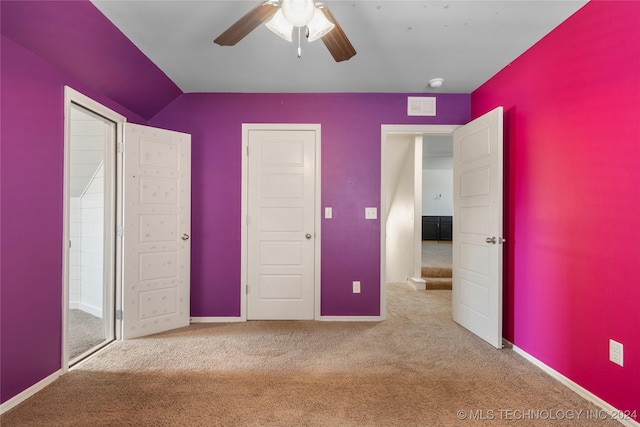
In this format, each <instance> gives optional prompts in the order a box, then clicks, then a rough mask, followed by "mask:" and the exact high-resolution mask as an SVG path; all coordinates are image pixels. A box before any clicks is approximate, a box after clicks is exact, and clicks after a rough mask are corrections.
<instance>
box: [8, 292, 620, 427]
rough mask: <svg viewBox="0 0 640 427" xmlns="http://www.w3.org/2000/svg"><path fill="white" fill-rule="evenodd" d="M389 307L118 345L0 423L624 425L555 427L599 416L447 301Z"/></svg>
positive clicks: (432, 295) (434, 298)
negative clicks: (461, 320)
mask: <svg viewBox="0 0 640 427" xmlns="http://www.w3.org/2000/svg"><path fill="white" fill-rule="evenodd" d="M387 308H388V311H387V316H388V318H387V320H385V321H382V322H313V321H251V322H246V323H227V324H197V325H191V326H189V327H187V328H183V329H179V330H175V331H172V332H167V333H163V334H158V335H154V336H150V337H147V338H142V339H135V340H129V341H120V342H115V343H113V344H112V345H110V346H109V347H108V348H107V349H106V350H104V351H102V352H100V353H99V354H97V355H96V356H94V357H92V358H90V359H89V360H87V361H85V362H83V363H81V364H80V365H78V367H76V368H75V369H73V370H72V371H70V372H69V373H67V374H65V375H63V376H62V377H61V378H60V379H59V380H57V381H56V382H54V383H53V384H52V385H51V386H49V387H47V388H46V389H45V390H43V391H41V392H40V393H38V394H36V395H35V396H33V397H32V398H30V399H28V400H27V401H26V402H24V403H23V404H21V405H19V406H18V407H16V408H14V409H13V410H11V411H9V412H8V413H7V414H5V415H3V416H2V417H1V418H0V422H1V424H2V426H3V427H4V426H45V425H47V426H48V425H64V426H87V425H91V426H106V425H116V426H385V427H386V426H471V425H482V426H505V425H510V426H517V425H527V426H617V425H618V424H617V423H616V422H615V421H611V420H590V419H588V418H587V416H586V415H581V416H580V417H578V418H575V419H566V417H563V418H565V419H558V418H559V417H558V414H570V413H575V414H577V413H578V412H577V411H588V410H591V411H596V410H597V408H596V407H595V406H594V405H592V404H590V403H589V402H587V401H586V400H584V399H583V398H581V397H580V396H578V395H577V394H575V393H573V392H572V391H570V390H569V389H567V388H566V387H564V386H563V385H561V384H560V383H559V382H557V381H556V380H554V379H552V378H551V377H549V376H548V375H546V374H545V373H543V372H542V371H540V370H539V369H538V368H536V367H535V366H533V365H532V364H530V363H529V362H527V361H525V360H524V359H523V358H521V357H520V356H518V355H517V354H516V353H514V352H513V351H512V350H509V349H503V350H497V349H494V348H493V347H491V346H489V345H488V344H486V343H485V342H484V341H482V340H480V339H479V338H477V337H475V336H474V335H472V334H471V333H469V332H468V331H467V330H465V329H464V328H462V327H460V326H458V325H457V324H456V323H454V322H453V321H452V318H451V292H450V291H418V292H416V291H414V290H412V289H410V288H409V287H407V286H406V285H402V284H392V285H390V286H389V288H388V294H387ZM500 411H529V412H527V413H528V414H536V413H537V414H542V417H543V419H525V420H522V419H509V414H511V417H513V416H515V415H514V414H517V412H500ZM531 411H537V412H531ZM544 411H550V412H544ZM569 411H574V412H569ZM551 413H552V414H554V417H553V419H552V418H551V417H550V415H548V414H551ZM545 414H547V415H545ZM582 414H586V412H582Z"/></svg>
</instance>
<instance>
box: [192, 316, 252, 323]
mask: <svg viewBox="0 0 640 427" xmlns="http://www.w3.org/2000/svg"><path fill="white" fill-rule="evenodd" d="M189 321H190V322H191V323H230V322H245V321H246V319H243V318H242V317H191V318H189Z"/></svg>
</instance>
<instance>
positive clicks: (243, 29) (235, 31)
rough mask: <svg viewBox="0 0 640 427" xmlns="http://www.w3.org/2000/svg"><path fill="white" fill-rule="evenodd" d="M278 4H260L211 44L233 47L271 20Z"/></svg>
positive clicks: (271, 2) (266, 2)
mask: <svg viewBox="0 0 640 427" xmlns="http://www.w3.org/2000/svg"><path fill="white" fill-rule="evenodd" d="M277 4H278V2H277V1H276V2H274V1H273V0H267V1H265V2H264V3H262V4H259V5H258V6H256V7H254V8H253V9H251V10H250V11H249V12H247V14H246V15H244V16H243V17H242V18H240V19H238V21H236V23H235V24H233V25H231V26H230V27H229V28H227V30H226V31H225V32H224V33H222V34H220V35H219V36H218V37H217V38H216V39H215V40H214V41H213V42H214V43H216V44H219V45H220V46H233V45H235V44H236V43H238V42H239V41H240V40H242V39H243V38H245V36H246V35H247V34H249V33H250V32H251V31H253V30H255V29H256V28H257V27H258V25H260V24H262V23H263V22H265V21H266V20H267V19H269V18H271V17H272V16H273V15H274V14H275V13H276V11H277V10H278V6H277Z"/></svg>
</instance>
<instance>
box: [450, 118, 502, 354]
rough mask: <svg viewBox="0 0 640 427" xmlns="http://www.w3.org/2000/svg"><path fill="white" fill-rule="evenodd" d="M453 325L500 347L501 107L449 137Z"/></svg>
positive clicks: (457, 130)
mask: <svg viewBox="0 0 640 427" xmlns="http://www.w3.org/2000/svg"><path fill="white" fill-rule="evenodd" d="M453 163H454V164H453V211H454V214H453V320H455V321H456V322H457V323H459V324H460V325H462V326H464V327H465V328H467V329H468V330H470V331H471V332H473V333H474V334H476V335H477V336H479V337H480V338H482V339H483V340H485V341H487V342H488V343H489V344H491V345H493V346H494V347H496V348H501V347H502V243H503V235H502V193H503V191H502V172H503V166H502V107H498V108H496V109H495V110H492V111H490V112H489V113H487V114H485V115H484V116H481V117H479V118H477V119H476V120H474V121H472V122H470V123H468V124H467V125H465V126H462V127H460V128H458V129H456V130H455V132H454V134H453Z"/></svg>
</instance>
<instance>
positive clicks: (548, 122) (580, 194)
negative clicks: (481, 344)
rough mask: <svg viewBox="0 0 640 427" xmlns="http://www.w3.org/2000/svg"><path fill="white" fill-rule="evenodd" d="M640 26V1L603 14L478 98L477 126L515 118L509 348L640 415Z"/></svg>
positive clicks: (590, 9)
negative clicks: (498, 117)
mask: <svg viewBox="0 0 640 427" xmlns="http://www.w3.org/2000/svg"><path fill="white" fill-rule="evenodd" d="M639 22H640V3H639V2H633V1H611V2H609V1H593V2H590V3H588V4H587V5H586V6H585V7H584V8H582V9H581V10H579V11H578V12H577V13H575V14H574V15H573V16H572V17H570V18H569V19H568V20H567V21H565V22H564V23H563V24H562V25H560V26H559V27H558V28H556V29H555V30H554V31H553V32H551V33H550V34H549V35H548V36H546V37H545V38H544V39H542V40H541V41H540V42H539V43H537V44H536V45H535V46H534V47H532V48H531V49H530V50H528V51H527V52H526V53H524V54H523V55H522V56H521V57H519V58H518V59H517V60H515V61H514V62H513V63H512V64H510V65H509V66H508V67H506V68H505V69H503V70H502V71H501V72H500V73H498V74H497V75H496V76H494V77H493V78H491V79H490V80H489V81H488V82H486V83H485V84H484V85H482V86H481V87H480V88H479V89H477V90H476V91H474V92H473V93H472V96H471V105H472V115H473V117H477V116H479V115H481V114H483V113H484V112H486V111H489V110H491V109H492V108H494V107H495V106H498V105H502V106H504V108H505V111H506V116H505V126H506V129H505V138H506V141H505V145H506V150H505V152H506V154H505V156H506V162H505V164H506V165H507V169H506V175H505V177H506V178H505V180H506V184H505V187H506V197H507V205H506V206H507V207H506V210H507V212H506V215H505V216H506V217H507V226H506V237H507V246H506V249H507V250H506V254H507V255H506V256H507V259H506V262H505V264H506V276H505V278H506V280H505V299H506V304H505V337H506V338H507V339H509V340H510V341H512V342H513V343H514V344H515V345H516V346H518V347H519V348H521V349H523V350H524V351H526V352H527V353H529V354H531V355H532V356H534V357H535V358H537V359H538V360H540V361H542V362H544V363H545V364H547V365H549V366H550V367H552V368H553V369H555V370H556V371H558V372H560V373H561V374H563V375H565V376H566V377H568V378H570V379H571V380H573V381H575V382H576V383H578V384H580V385H581V386H582V387H584V388H586V389H587V390H589V391H590V392H592V393H594V394H596V395H597V396H599V397H600V398H602V399H604V400H605V401H607V402H608V403H610V404H612V405H614V406H615V407H616V408H618V409H621V410H638V411H640V316H639V315H638V303H639V302H640V285H639V283H640V282H639V280H640V279H639V278H640V25H638V23H639ZM610 338H612V339H615V340H616V341H619V342H621V343H623V344H624V360H625V366H624V367H620V366H617V365H615V364H613V363H611V362H609V360H608V351H609V346H608V343H609V339H610Z"/></svg>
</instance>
